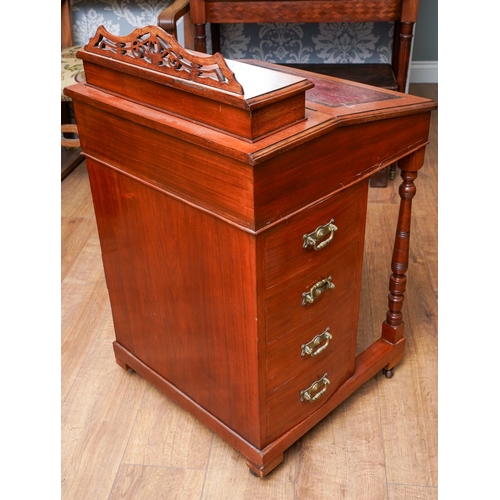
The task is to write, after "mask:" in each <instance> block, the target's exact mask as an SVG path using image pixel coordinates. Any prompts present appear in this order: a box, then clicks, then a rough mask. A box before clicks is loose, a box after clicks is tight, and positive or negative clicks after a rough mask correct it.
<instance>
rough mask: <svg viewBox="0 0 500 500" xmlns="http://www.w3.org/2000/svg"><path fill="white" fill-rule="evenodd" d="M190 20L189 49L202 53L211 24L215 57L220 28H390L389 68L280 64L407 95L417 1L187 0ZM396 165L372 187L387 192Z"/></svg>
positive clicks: (375, 177) (373, 179)
mask: <svg viewBox="0 0 500 500" xmlns="http://www.w3.org/2000/svg"><path fill="white" fill-rule="evenodd" d="M191 12H192V14H191V19H192V22H193V24H194V26H195V39H194V47H195V49H196V50H199V51H201V52H206V33H205V24H206V23H207V22H209V23H210V27H211V32H212V34H211V40H212V52H213V53H216V52H219V51H220V29H219V24H220V23H268V22H290V23H297V22H300V23H304V22H311V23H313V22H322V23H324V22H331V23H339V22H350V23H357V22H367V21H370V22H394V23H395V24H394V38H393V45H392V48H393V50H392V59H391V63H390V64H289V65H287V64H285V66H292V67H295V68H299V69H305V70H308V71H313V72H318V73H321V74H326V75H328V76H333V77H336V78H343V79H346V80H353V81H356V82H360V83H365V84H368V85H375V86H377V87H381V88H386V89H390V90H399V91H400V92H406V88H407V80H408V71H409V65H410V56H411V45H412V39H413V27H414V24H415V22H416V20H417V13H418V0H377V1H374V2H362V1H352V0H333V1H331V0H330V1H318V0H314V1H312V0H272V1H265V2H262V1H253V0H191ZM395 169H396V166H395V165H391V166H390V167H386V168H385V169H383V170H380V171H379V172H377V173H375V174H374V175H373V176H372V177H371V179H370V185H371V186H372V187H386V186H387V184H388V181H389V178H390V179H392V178H393V175H394V171H395Z"/></svg>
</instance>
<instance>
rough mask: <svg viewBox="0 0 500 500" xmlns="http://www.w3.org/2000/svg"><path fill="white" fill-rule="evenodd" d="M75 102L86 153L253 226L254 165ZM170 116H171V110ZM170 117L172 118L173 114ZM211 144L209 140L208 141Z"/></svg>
mask: <svg viewBox="0 0 500 500" xmlns="http://www.w3.org/2000/svg"><path fill="white" fill-rule="evenodd" d="M99 105H100V103H99V102H95V105H89V104H87V103H86V102H81V101H78V100H76V101H75V113H76V116H77V120H78V129H79V132H80V138H81V142H82V149H83V151H84V153H85V154H86V155H88V156H91V157H93V158H95V159H98V160H100V161H102V162H104V163H107V164H109V165H112V166H114V167H115V168H118V169H120V170H122V171H124V172H127V173H129V174H130V175H133V176H135V177H137V178H139V179H141V180H144V181H146V182H150V183H151V184H153V185H155V186H158V187H159V188H160V189H163V190H165V191H168V192H169V193H172V194H173V195H175V196H177V197H179V198H182V199H184V200H186V201H188V202H190V203H193V204H195V205H198V206H200V207H202V208H204V209H207V210H210V211H213V212H216V213H218V214H219V215H220V216H222V217H226V218H228V219H230V220H232V221H234V222H235V223H237V224H241V225H243V226H245V227H248V228H250V229H252V228H253V216H254V211H253V169H252V167H251V166H250V165H248V164H245V163H240V162H238V161H236V160H234V159H231V158H228V157H227V156H223V155H221V154H219V153H217V152H215V151H211V150H210V149H209V148H204V147H200V146H197V145H195V144H191V143H189V142H186V141H183V140H181V139H179V138H177V137H175V136H174V135H167V134H164V133H162V132H161V131H159V130H156V129H155V128H153V126H154V123H153V122H150V123H151V127H148V126H145V125H142V124H141V123H138V122H136V121H133V119H128V118H126V117H123V116H121V115H120V110H119V109H117V108H116V109H115V111H116V113H117V114H113V113H110V112H109V111H105V110H104V109H101V108H100V107H99ZM167 116H168V115H167ZM169 119H172V118H171V117H169ZM208 146H210V144H208Z"/></svg>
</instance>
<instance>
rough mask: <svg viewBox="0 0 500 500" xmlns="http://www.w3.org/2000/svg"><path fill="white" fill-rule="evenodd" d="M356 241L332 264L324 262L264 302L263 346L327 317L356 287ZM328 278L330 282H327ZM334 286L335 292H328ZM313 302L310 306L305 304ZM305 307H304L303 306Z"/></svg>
mask: <svg viewBox="0 0 500 500" xmlns="http://www.w3.org/2000/svg"><path fill="white" fill-rule="evenodd" d="M359 246H360V242H359V241H356V242H355V243H354V244H353V245H351V246H350V247H349V248H348V249H347V250H346V251H344V252H343V253H342V254H341V255H340V256H338V257H337V258H336V259H335V260H332V261H327V262H326V263H323V264H322V266H318V267H317V268H315V269H313V270H312V271H310V272H309V273H308V275H307V276H302V277H301V278H300V279H298V280H297V281H294V283H293V284H292V285H290V286H288V287H286V288H283V289H280V290H276V293H275V294H274V295H272V296H271V297H269V298H267V299H266V301H265V312H266V342H267V343H268V344H269V343H271V342H274V341H275V340H276V339H278V338H280V337H282V336H283V335H285V334H287V333H288V332H290V331H292V330H294V329H295V328H298V327H300V326H301V325H304V324H306V323H308V322H310V321H312V320H314V318H320V317H323V316H325V315H326V316H328V314H329V313H330V311H334V310H335V306H336V303H337V302H338V300H339V299H341V298H342V297H343V296H344V295H345V293H346V292H347V291H348V290H350V289H352V288H353V287H354V286H355V285H356V279H357V276H358V275H359V274H360V273H358V267H359V266H360V265H361V262H360V258H359V257H360V249H359ZM330 278H331V280H330ZM332 284H333V285H334V288H330V287H331V286H332ZM308 300H312V302H308ZM303 303H305V305H302V304H303Z"/></svg>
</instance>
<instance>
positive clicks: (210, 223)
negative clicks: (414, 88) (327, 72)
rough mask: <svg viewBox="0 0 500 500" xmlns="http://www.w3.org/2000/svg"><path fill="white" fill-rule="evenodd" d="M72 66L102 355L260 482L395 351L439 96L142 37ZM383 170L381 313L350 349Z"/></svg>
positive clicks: (91, 48) (90, 51)
mask: <svg viewBox="0 0 500 500" xmlns="http://www.w3.org/2000/svg"><path fill="white" fill-rule="evenodd" d="M78 56H79V57H81V58H82V59H83V61H84V67H85V73H86V82H85V83H81V84H77V85H73V86H71V87H68V88H67V89H66V90H65V92H67V93H68V95H69V96H71V98H72V100H73V103H74V108H75V116H76V121H77V123H78V128H79V135H80V140H81V144H82V151H83V154H84V156H85V158H86V162H87V169H88V174H89V181H90V187H91V193H92V201H93V206H94V211H95V216H96V222H97V228H98V233H99V242H100V246H101V255H102V260H103V266H104V272H105V278H106V284H107V288H108V293H109V298H110V303H111V311H112V316H113V326H114V331H115V338H116V340H115V341H114V342H113V348H114V353H115V359H116V362H117V363H118V365H119V366H121V367H122V368H124V369H129V368H131V369H133V370H134V371H136V372H137V373H138V374H139V375H141V376H142V377H143V378H145V379H146V380H148V381H149V382H150V383H152V384H153V385H155V386H156V387H157V388H158V389H160V391H162V392H163V393H164V394H166V395H167V396H168V397H169V398H170V399H172V400H173V401H174V402H176V403H177V404H179V405H180V406H181V407H182V408H184V409H185V410H186V411H188V412H190V413H191V414H192V415H194V416H195V417H196V418H198V420H199V421H200V422H202V423H203V424H205V425H206V426H207V427H209V428H210V429H211V430H212V431H214V432H215V433H217V434H218V435H219V436H220V437H221V438H223V439H224V440H225V441H226V442H227V443H229V444H230V445H231V446H232V447H233V448H235V449H236V450H238V451H239V452H240V453H241V454H242V455H243V456H244V457H245V458H246V460H247V465H248V467H249V468H250V471H251V472H252V473H253V474H255V475H257V476H260V477H263V476H265V475H267V474H268V473H269V472H271V471H272V470H273V469H274V468H276V467H277V466H278V465H279V464H280V463H281V462H282V461H283V454H284V452H285V451H286V450H287V449H288V448H289V447H290V446H291V445H292V444H293V443H294V442H295V441H297V440H298V439H299V438H300V437H301V436H303V435H304V434H305V433H306V432H307V431H308V430H310V429H311V428H312V427H314V426H315V425H316V424H317V423H318V422H320V421H321V420H322V419H323V418H325V417H326V416H327V415H329V414H330V413H331V412H332V411H333V410H334V409H335V408H336V407H337V406H338V405H339V404H340V403H341V402H342V401H344V400H345V399H346V398H347V397H349V396H350V395H351V394H352V393H353V392H354V391H355V390H356V389H357V388H359V387H360V386H361V385H362V384H364V383H365V382H367V381H368V380H369V379H370V378H372V377H373V376H375V375H376V374H377V373H378V372H380V371H382V370H385V371H386V374H387V375H388V376H391V375H392V370H393V368H394V366H395V365H396V364H397V363H399V362H400V361H401V360H402V358H403V352H404V345H405V338H404V322H403V319H402V312H401V311H402V304H403V301H404V294H405V289H406V274H405V273H406V270H407V268H408V260H409V237H410V222H411V205H412V199H413V197H414V195H415V186H414V180H415V179H416V177H417V173H418V171H419V169H420V168H421V167H422V165H423V161H424V152H425V146H426V144H427V143H428V134H429V126H430V114H431V111H432V110H434V109H435V108H436V104H435V103H434V102H433V101H431V100H429V99H423V98H420V97H416V96H411V95H408V94H403V93H398V92H394V91H390V90H384V89H378V88H374V87H370V86H367V85H363V84H357V83H353V82H350V81H344V80H340V79H338V78H332V77H327V76H320V75H314V74H311V73H308V72H304V71H301V70H291V69H288V68H287V69H283V68H281V67H279V66H277V65H273V64H267V63H261V62H258V61H248V62H243V61H229V60H228V61H225V60H224V59H223V58H222V56H220V55H216V56H206V55H204V54H198V53H195V52H191V51H186V50H185V49H183V48H182V47H181V46H180V45H179V44H178V43H177V42H176V41H175V39H174V38H173V37H171V36H170V35H168V34H167V33H165V32H164V31H163V30H161V29H160V28H158V27H156V26H148V27H145V28H141V29H138V30H135V31H134V32H133V33H131V34H130V35H128V36H125V37H116V36H113V35H110V34H109V33H108V32H106V31H105V30H104V29H103V28H102V27H101V28H99V29H98V31H97V33H96V36H95V37H94V38H93V39H92V40H91V41H90V42H89V44H87V45H86V46H85V47H84V49H83V50H81V51H79V52H78ZM205 70H206V73H205ZM200 72H201V73H203V75H204V76H200ZM206 74H211V75H212V76H211V77H208V78H207V77H206V76H205V75H206ZM179 75H182V76H179ZM395 160H398V166H399V167H400V169H401V177H402V180H403V182H402V184H401V187H400V191H399V194H400V198H401V201H400V211H399V216H398V220H397V225H396V229H395V236H394V248H393V255H392V262H391V269H388V272H387V274H388V278H389V279H388V281H389V287H388V288H389V294H388V310H387V314H386V320H385V321H384V322H383V324H382V327H381V336H380V338H379V339H378V340H376V341H375V342H373V343H372V344H371V345H370V346H368V347H367V348H366V349H365V350H364V351H363V352H361V353H360V354H357V355H356V339H357V322H358V313H359V300H360V291H361V270H362V263H363V253H364V235H365V222H366V212H367V199H368V181H369V178H370V176H371V175H373V174H374V173H376V172H377V171H379V170H380V169H382V168H384V166H386V165H388V164H390V163H391V162H394V161H395ZM383 237H386V235H383ZM124 376H127V375H126V374H124Z"/></svg>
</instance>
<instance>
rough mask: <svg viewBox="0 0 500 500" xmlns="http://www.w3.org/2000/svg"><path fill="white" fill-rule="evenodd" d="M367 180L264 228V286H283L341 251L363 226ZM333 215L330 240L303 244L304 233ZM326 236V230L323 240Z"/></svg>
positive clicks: (312, 230)
mask: <svg viewBox="0 0 500 500" xmlns="http://www.w3.org/2000/svg"><path fill="white" fill-rule="evenodd" d="M366 195H367V185H366V183H362V182H361V183H357V184H355V185H354V186H352V187H350V188H348V189H345V190H343V191H341V192H340V193H338V194H336V195H334V196H332V197H330V198H328V199H327V200H325V201H323V202H321V203H318V204H315V205H313V206H312V207H309V208H307V209H306V210H303V211H300V212H299V213H297V214H295V215H294V216H292V217H289V218H286V219H285V220H284V221H282V222H281V223H280V224H277V225H276V226H274V227H272V228H270V229H269V230H268V231H266V232H265V276H266V289H272V288H273V287H276V286H281V287H283V286H286V285H287V284H288V282H289V281H290V280H291V279H299V276H298V274H300V275H306V274H307V273H309V272H311V270H312V269H314V268H316V267H322V266H323V264H324V263H325V262H327V261H331V260H332V259H334V258H335V257H336V256H338V255H340V253H342V251H343V250H345V249H346V248H347V245H349V244H351V243H352V242H353V240H354V238H356V236H357V235H358V234H359V233H360V232H362V231H363V230H364V221H365V210H366ZM331 219H334V225H335V227H336V228H337V230H336V231H334V233H333V238H332V240H331V241H330V242H329V243H328V244H327V245H326V246H324V248H321V249H319V250H314V248H313V247H312V246H310V245H308V246H307V248H304V238H303V236H304V234H310V233H311V232H314V231H315V230H316V229H317V228H318V227H319V226H324V225H327V224H328V222H330V220H331ZM328 238H329V234H326V235H325V237H324V238H323V241H325V240H327V239H328Z"/></svg>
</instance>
